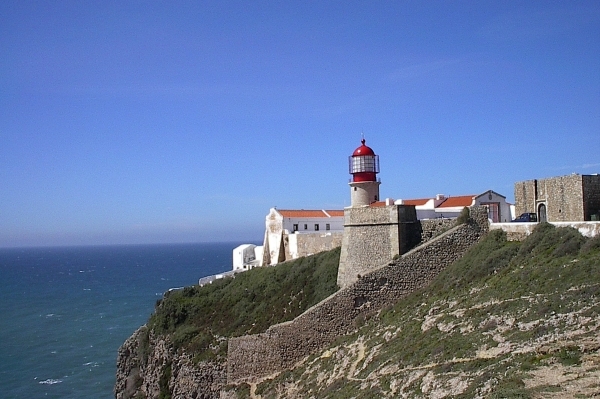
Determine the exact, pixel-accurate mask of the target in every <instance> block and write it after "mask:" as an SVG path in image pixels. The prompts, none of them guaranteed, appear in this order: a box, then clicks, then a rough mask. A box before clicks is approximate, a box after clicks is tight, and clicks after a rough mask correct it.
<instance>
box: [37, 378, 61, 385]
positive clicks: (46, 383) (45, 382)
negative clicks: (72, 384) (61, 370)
mask: <svg viewBox="0 0 600 399" xmlns="http://www.w3.org/2000/svg"><path fill="white" fill-rule="evenodd" d="M61 382H62V380H55V379H53V378H48V379H47V380H44V381H40V382H39V384H45V385H54V384H60V383H61Z"/></svg>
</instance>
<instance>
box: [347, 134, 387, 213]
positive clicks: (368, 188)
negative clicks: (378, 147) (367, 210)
mask: <svg viewBox="0 0 600 399" xmlns="http://www.w3.org/2000/svg"><path fill="white" fill-rule="evenodd" d="M348 166H349V170H350V174H351V175H352V181H351V182H350V183H349V184H350V204H351V205H350V206H352V207H358V206H364V205H370V204H372V203H374V202H377V201H379V185H380V184H381V182H378V181H377V173H379V156H378V155H375V152H373V150H372V149H371V148H370V147H367V146H366V145H365V139H362V140H361V146H360V147H358V148H357V149H356V150H354V153H352V155H351V156H350V157H348Z"/></svg>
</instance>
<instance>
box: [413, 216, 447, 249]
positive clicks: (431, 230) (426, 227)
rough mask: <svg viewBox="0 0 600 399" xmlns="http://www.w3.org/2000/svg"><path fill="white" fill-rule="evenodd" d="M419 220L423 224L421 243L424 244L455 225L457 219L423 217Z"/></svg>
mask: <svg viewBox="0 0 600 399" xmlns="http://www.w3.org/2000/svg"><path fill="white" fill-rule="evenodd" d="M419 222H420V224H421V234H420V236H421V244H424V243H426V242H427V241H429V240H431V239H432V238H434V237H436V236H438V235H439V234H441V233H443V232H445V231H448V230H450V229H451V228H452V227H454V224H455V223H456V219H441V218H440V219H423V220H419Z"/></svg>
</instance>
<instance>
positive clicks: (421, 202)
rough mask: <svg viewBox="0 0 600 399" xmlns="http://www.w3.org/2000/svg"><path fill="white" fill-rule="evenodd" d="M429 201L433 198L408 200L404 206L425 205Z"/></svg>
mask: <svg viewBox="0 0 600 399" xmlns="http://www.w3.org/2000/svg"><path fill="white" fill-rule="evenodd" d="M429 200H431V198H419V199H408V200H404V205H414V206H419V205H425V204H426V203H427V201H429Z"/></svg>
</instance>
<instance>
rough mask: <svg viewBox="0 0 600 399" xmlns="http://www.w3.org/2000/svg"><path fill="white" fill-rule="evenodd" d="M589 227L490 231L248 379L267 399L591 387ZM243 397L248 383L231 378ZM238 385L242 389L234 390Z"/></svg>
mask: <svg viewBox="0 0 600 399" xmlns="http://www.w3.org/2000/svg"><path fill="white" fill-rule="evenodd" d="M599 272H600V237H596V238H594V239H587V238H584V237H582V236H581V235H580V234H579V232H577V231H576V230H574V229H572V228H555V227H553V226H552V225H550V224H546V223H542V224H540V225H538V227H537V228H536V229H535V231H534V233H533V234H532V235H531V236H529V237H528V238H527V239H526V240H525V241H523V242H522V243H518V242H508V241H507V240H506V236H505V234H504V233H503V232H502V231H492V232H490V233H489V234H488V235H487V236H486V237H485V238H484V239H483V240H482V241H481V242H480V243H479V244H478V245H476V246H475V247H474V248H473V249H471V250H470V251H469V252H468V253H467V254H466V255H465V256H464V257H463V258H462V259H461V260H459V261H457V262H455V263H454V264H453V265H452V266H450V267H448V268H447V269H446V270H444V271H443V272H442V273H441V274H440V275H439V276H438V277H437V278H436V279H435V281H434V282H433V283H432V284H431V285H429V286H428V287H426V288H425V289H423V290H420V291H417V292H414V293H413V294H411V295H409V296H408V297H406V298H405V299H403V300H401V301H400V302H399V303H397V305H396V306H394V307H393V308H390V309H385V310H384V311H382V312H381V313H380V314H379V315H378V316H377V317H373V318H372V319H370V320H367V321H366V322H365V324H364V325H363V326H361V327H360V328H359V329H358V330H357V331H356V332H355V333H354V334H352V335H349V336H346V337H342V338H340V340H339V341H338V342H337V343H336V345H335V346H333V347H331V348H329V349H327V350H325V351H323V352H322V353H319V354H315V355H313V356H311V357H309V358H308V359H306V360H305V361H304V362H303V363H302V364H301V365H299V366H298V367H296V368H295V369H293V370H290V371H285V372H282V373H281V374H279V376H277V377H275V378H273V379H267V380H265V381H263V382H262V383H259V384H255V385H253V386H252V387H251V389H250V392H251V395H252V396H253V397H259V395H260V397H261V398H262V399H267V398H283V397H285V398H323V397H327V398H372V397H438V398H443V397H452V398H473V397H482V398H483V397H485V398H507V397H510V398H536V397H544V398H549V397H550V398H552V397H556V398H558V397H561V398H562V397H589V396H593V395H597V394H600V385H599V384H598V383H597V381H598V378H600V352H599V348H600V340H599V338H598V336H599V333H600V321H599V320H600V319H599V317H598V315H599V312H600V273H599ZM238 389H239V391H238V392H240V395H241V396H238V397H247V392H248V387H239V388H238ZM243 392H245V393H243Z"/></svg>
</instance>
